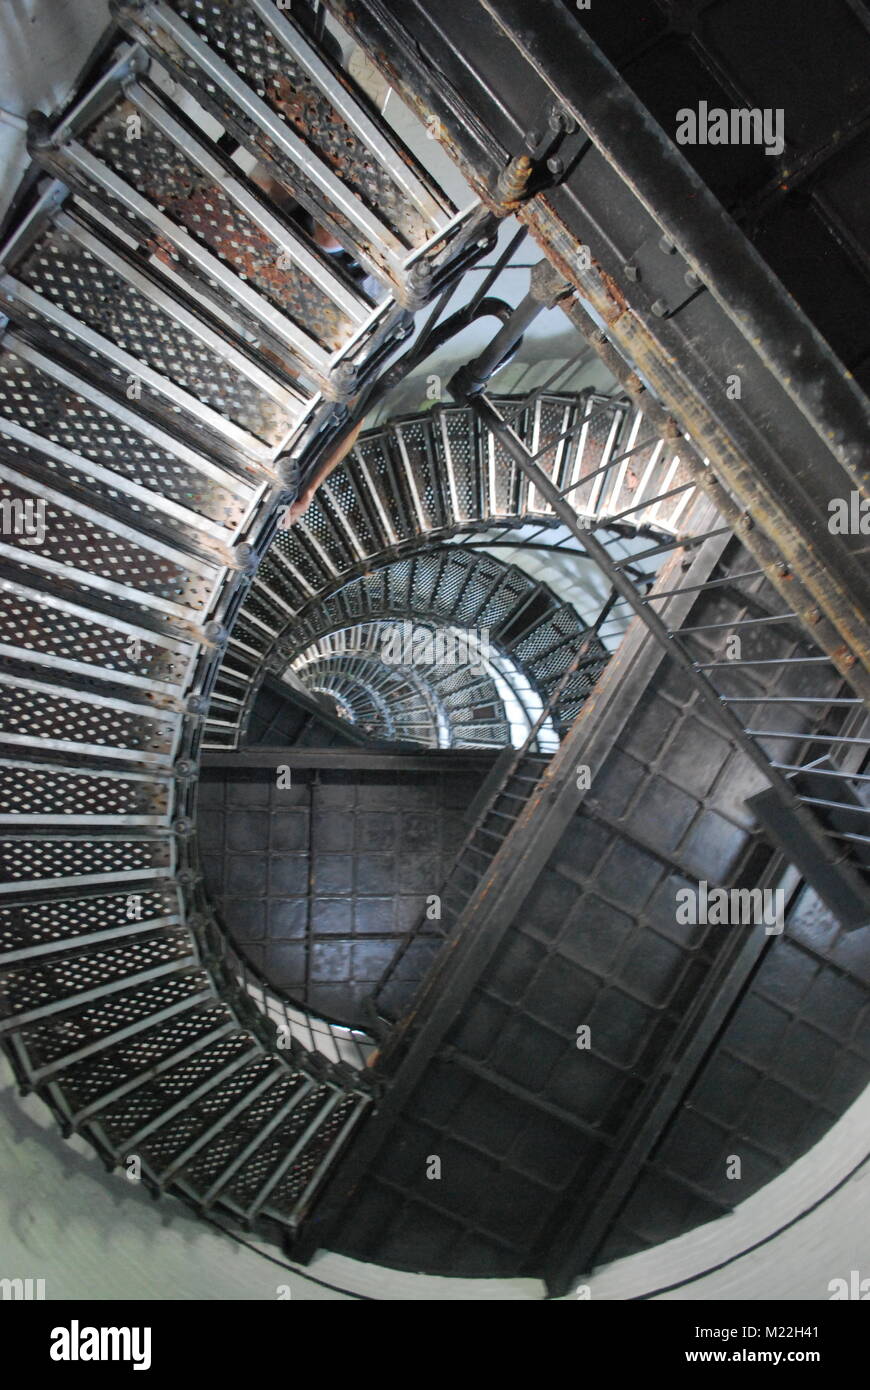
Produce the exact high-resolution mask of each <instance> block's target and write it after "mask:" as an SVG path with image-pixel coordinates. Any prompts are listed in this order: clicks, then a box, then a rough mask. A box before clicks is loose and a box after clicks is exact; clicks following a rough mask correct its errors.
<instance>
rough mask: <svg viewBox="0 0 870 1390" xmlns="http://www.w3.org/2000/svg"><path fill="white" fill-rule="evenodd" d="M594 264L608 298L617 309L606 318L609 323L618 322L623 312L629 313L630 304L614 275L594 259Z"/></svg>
mask: <svg viewBox="0 0 870 1390" xmlns="http://www.w3.org/2000/svg"><path fill="white" fill-rule="evenodd" d="M592 265H593V266H594V268H595V270H596V271H597V272H598V277H599V279H600V280H601V283H602V285H603V286H604V289H605V292H606V294H607V296H608V299H610V300H611V301H612V303H613V304H614V306H615V309H616V312H615V313H613V314H607V315H605V320H606V322H607V323H617V322H618V321H619V319H621V318H622V316H623V314H626V313H628V305H627V304H626V302H625V296H624V294H623V293H622V290H621V289H620V288H619V285H618V284H617V283H616V281H615V280H614V278H613V276H612V275H608V273H607V271H606V270H605V269H604V267H603V266H601V265H599V264H598V262H597V261H595V260H593V262H592Z"/></svg>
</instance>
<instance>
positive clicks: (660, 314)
mask: <svg viewBox="0 0 870 1390" xmlns="http://www.w3.org/2000/svg"><path fill="white" fill-rule="evenodd" d="M650 312H651V313H653V314H655V316H656V318H659V319H663V318H664V316H665V314H666V313H667V312H668V306H667V304H666V303H665V301H664V300H663V299H656V300H654V301H653V303H652V304H651V305H650Z"/></svg>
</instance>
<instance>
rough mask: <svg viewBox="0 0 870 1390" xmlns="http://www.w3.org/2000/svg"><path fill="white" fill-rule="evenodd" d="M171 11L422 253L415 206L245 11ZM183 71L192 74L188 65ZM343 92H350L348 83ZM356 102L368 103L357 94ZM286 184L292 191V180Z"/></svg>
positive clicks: (212, 1)
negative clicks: (419, 248) (188, 25)
mask: <svg viewBox="0 0 870 1390" xmlns="http://www.w3.org/2000/svg"><path fill="white" fill-rule="evenodd" d="M173 8H174V9H175V10H176V11H177V12H178V14H179V15H180V16H181V18H182V19H184V20H186V22H187V23H188V24H190V26H191V27H192V28H193V29H194V30H195V31H196V32H198V33H199V34H201V35H202V37H204V38H205V39H206V40H207V42H208V43H209V44H210V45H211V46H213V47H215V48H217V50H218V52H219V53H220V54H221V56H222V57H223V58H224V59H225V61H226V62H228V63H229V65H230V66H231V68H232V69H233V71H234V72H235V73H237V74H238V75H239V76H240V77H241V78H242V79H243V80H244V81H245V82H246V83H247V84H248V85H249V86H250V87H252V88H253V89H254V91H255V92H256V93H257V94H258V96H261V97H263V98H264V100H265V101H266V102H267V103H268V105H269V106H270V107H271V109H272V110H273V111H275V112H277V114H278V115H279V116H280V117H281V118H282V120H284V121H286V123H287V125H288V126H289V127H291V129H293V130H294V131H295V132H296V133H297V134H298V135H299V136H301V138H302V139H303V140H304V141H305V143H306V144H307V145H308V146H309V147H310V148H311V149H312V150H313V151H314V152H315V153H316V154H317V155H318V156H319V157H320V158H321V159H323V160H324V161H325V163H326V164H328V165H329V167H330V168H331V169H332V170H333V171H334V172H335V173H336V174H337V175H338V176H339V177H340V178H341V181H342V183H344V184H345V186H346V187H347V188H349V189H351V190H352V191H353V192H354V193H355V194H357V195H358V196H359V197H360V198H361V199H362V201H363V202H364V203H365V204H366V205H367V206H368V207H370V208H372V210H373V211H375V212H377V213H378V214H379V215H380V216H381V217H382V218H383V219H384V222H385V223H386V225H387V226H389V227H390V228H391V230H393V231H394V232H395V233H396V234H397V235H398V236H400V237H401V238H402V239H403V240H404V241H405V243H406V245H408V246H419V245H420V244H421V243H422V242H423V241H424V240H425V238H426V234H427V230H428V229H427V226H426V224H425V222H424V221H423V219H422V218H421V217H420V215H419V214H418V213H417V212H416V210H415V209H414V207H413V205H412V204H410V203H409V201H408V200H407V199H406V198H405V197H404V196H403V195H402V193H401V192H400V190H399V189H398V188H397V187H396V185H395V183H394V182H393V180H392V179H391V178H390V177H389V175H388V174H387V172H386V170H384V169H383V168H382V167H381V165H380V164H379V163H378V162H377V161H376V160H375V159H373V157H372V153H371V150H369V149H368V147H367V146H366V145H365V144H363V142H362V141H361V140H360V139H359V138H358V137H357V136H356V135H355V134H354V132H353V131H352V130H351V128H350V127H349V126H348V125H347V123H346V122H345V121H344V120H343V119H342V118H341V116H340V115H339V114H338V113H337V112H336V110H335V108H334V107H333V106H332V105H331V104H330V102H329V101H328V99H327V97H326V96H325V94H324V93H323V92H322V91H321V90H320V88H319V87H317V86H316V85H315V84H314V83H313V82H312V80H311V79H310V77H309V76H308V74H307V73H306V72H305V70H304V69H303V68H302V66H301V65H300V64H298V63H296V62H294V61H293V59H292V57H290V56H289V55H288V54H287V52H286V51H285V49H284V48H283V47H282V45H281V44H280V43H279V42H278V40H277V39H276V38H275V35H274V34H273V33H272V31H271V30H270V29H268V28H267V26H266V25H265V24H264V23H263V22H262V20H260V18H259V17H258V16H257V15H256V14H254V13H253V12H252V11H251V9H250V8H249V7H248V6H247V5H240V4H237V3H234V0H217V2H216V0H194V3H189V0H175V3H174V4H173ZM279 18H283V16H279ZM186 66H187V68H188V71H190V72H196V69H195V67H194V65H193V64H192V63H188V64H187V65H186ZM200 80H202V79H200ZM343 85H347V86H349V85H350V82H349V79H348V78H347V77H344V79H343ZM209 86H210V84H209ZM211 92H212V93H213V92H214V88H213V87H211ZM356 97H357V100H358V101H362V102H363V103H364V102H365V98H364V97H362V94H361V93H359V92H357V93H356ZM290 180H291V187H292V186H293V182H292V180H293V175H291V176H290Z"/></svg>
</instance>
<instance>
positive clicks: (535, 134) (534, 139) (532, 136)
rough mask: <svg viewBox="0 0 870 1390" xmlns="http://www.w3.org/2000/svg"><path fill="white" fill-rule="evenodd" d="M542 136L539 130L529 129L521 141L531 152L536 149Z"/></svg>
mask: <svg viewBox="0 0 870 1390" xmlns="http://www.w3.org/2000/svg"><path fill="white" fill-rule="evenodd" d="M543 138H544V137H543V135H542V134H541V132H540V131H539V130H530V131H529V133H528V134H527V136H526V138H525V140H524V141H523V143H524V145H525V147H526V149H527V150H529V151H530V152H531V151H532V150H536V149H537V148H538V146H539V145H540V143H541V141H542V140H543Z"/></svg>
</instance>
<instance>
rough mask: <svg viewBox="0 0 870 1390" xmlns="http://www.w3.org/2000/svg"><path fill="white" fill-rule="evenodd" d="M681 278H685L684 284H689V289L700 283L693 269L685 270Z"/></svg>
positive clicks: (693, 288) (696, 286)
mask: <svg viewBox="0 0 870 1390" xmlns="http://www.w3.org/2000/svg"><path fill="white" fill-rule="evenodd" d="M683 279H684V280H685V282H686V284H687V285H688V286H689V289H690V290H696V289H697V288H698V286H699V285H700V283H701V281H700V280H699V279H698V276H697V275H696V274H695V272H694V270H687V271H686V273H685V275H684V276H683Z"/></svg>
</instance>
